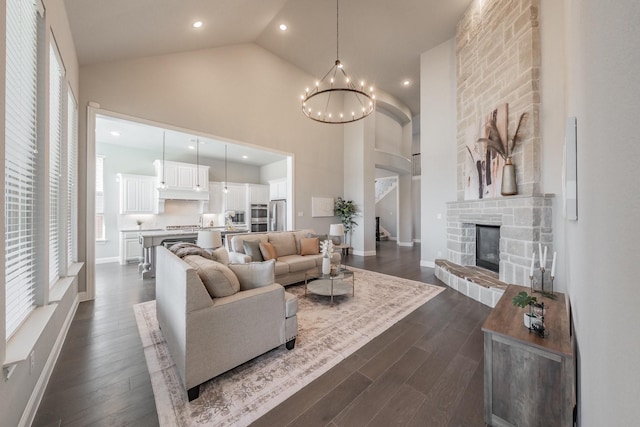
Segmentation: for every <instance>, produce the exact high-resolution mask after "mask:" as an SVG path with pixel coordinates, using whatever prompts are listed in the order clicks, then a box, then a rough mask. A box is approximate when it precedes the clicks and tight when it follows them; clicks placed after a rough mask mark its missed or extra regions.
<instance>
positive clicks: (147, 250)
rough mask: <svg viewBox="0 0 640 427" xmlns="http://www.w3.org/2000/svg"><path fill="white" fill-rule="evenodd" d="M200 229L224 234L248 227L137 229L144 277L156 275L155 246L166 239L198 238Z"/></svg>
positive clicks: (140, 267)
mask: <svg viewBox="0 0 640 427" xmlns="http://www.w3.org/2000/svg"><path fill="white" fill-rule="evenodd" d="M200 230H218V231H220V233H221V234H222V237H223V239H224V236H226V235H227V234H235V233H246V232H247V229H246V228H242V229H241V228H236V229H233V230H227V229H226V228H225V227H207V228H202V229H186V230H137V231H139V237H138V238H139V241H140V244H141V245H142V254H143V259H142V262H141V263H140V266H139V269H140V270H141V271H142V278H143V279H149V278H152V277H155V271H156V269H155V249H154V248H155V247H156V246H160V245H162V242H164V241H165V240H170V239H171V240H175V239H181V238H183V239H189V240H193V239H197V238H198V231H200Z"/></svg>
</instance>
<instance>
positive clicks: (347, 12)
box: [65, 0, 471, 114]
mask: <svg viewBox="0 0 640 427" xmlns="http://www.w3.org/2000/svg"><path fill="white" fill-rule="evenodd" d="M470 3H471V0H393V1H391V0H342V2H340V59H341V61H342V62H343V64H344V65H345V68H346V69H347V70H348V72H349V74H350V75H351V76H352V77H353V78H357V79H364V80H366V81H367V82H373V84H374V85H375V86H376V87H377V88H380V89H382V90H384V91H385V92H387V93H390V94H391V95H393V96H395V97H397V98H398V99H400V100H401V101H403V102H404V103H405V104H406V105H407V106H408V107H409V108H410V109H411V111H412V113H413V114H417V113H419V111H420V87H419V81H420V54H421V53H423V52H425V51H427V50H429V49H430V48H432V47H434V46H437V45H438V44H440V43H442V42H443V41H445V40H447V39H449V38H451V37H453V36H454V35H455V26H456V23H457V22H458V21H459V19H460V18H461V16H462V14H463V13H464V10H465V9H466V8H467V6H468V5H469V4H470ZM65 4H66V8H67V14H68V16H69V21H70V23H71V31H72V33H73V37H74V42H75V45H76V49H77V53H78V60H79V61H80V64H81V65H85V64H94V63H99V62H107V61H113V60H121V59H129V58H135V57H142V56H152V55H160V54H166V53H172V52H181V51H188V50H196V49H204V48H212V47H220V46H226V45H231V44H239V43H257V44H258V45H260V46H262V47H264V48H265V49H267V50H269V51H271V52H272V53H274V54H275V55H278V56H279V57H281V58H283V59H285V60H287V61H289V62H291V63H293V64H295V65H296V66H298V67H299V68H300V69H302V70H304V71H306V72H307V73H309V74H311V75H314V76H319V77H321V76H322V75H323V74H324V73H325V72H326V71H327V70H328V69H329V68H330V66H331V65H333V62H334V61H335V59H336V58H335V56H336V3H335V2H334V1H329V0H323V1H320V0H108V1H105V0H65ZM196 20H202V21H203V22H204V25H203V27H202V28H200V29H194V28H193V27H192V26H191V24H192V23H193V22H194V21H196ZM281 23H285V24H286V25H287V26H288V27H289V29H288V30H287V31H286V32H282V31H280V30H279V29H278V27H279V25H280V24H281ZM405 79H409V80H410V81H411V82H412V84H411V85H410V86H408V87H405V86H403V85H402V81H403V80H405Z"/></svg>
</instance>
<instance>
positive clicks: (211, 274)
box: [183, 255, 240, 298]
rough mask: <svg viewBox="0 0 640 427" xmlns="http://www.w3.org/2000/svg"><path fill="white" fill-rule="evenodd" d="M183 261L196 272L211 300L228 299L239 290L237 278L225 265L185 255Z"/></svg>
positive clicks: (197, 256)
mask: <svg viewBox="0 0 640 427" xmlns="http://www.w3.org/2000/svg"><path fill="white" fill-rule="evenodd" d="M183 259H184V261H185V262H186V263H187V264H189V265H190V266H192V267H193V268H194V269H195V270H196V271H197V272H198V276H199V277H200V280H202V283H203V284H204V286H205V288H207V291H208V292H209V295H211V297H212V298H221V297H228V296H229V295H233V294H235V293H236V292H238V291H239V290H240V282H239V280H238V278H237V277H236V275H235V274H234V273H233V272H232V271H231V270H230V269H229V267H227V266H226V265H224V264H221V263H219V262H216V261H212V260H210V259H206V258H203V257H201V256H200V255H187V256H186V257H184V258H183Z"/></svg>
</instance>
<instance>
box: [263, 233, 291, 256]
mask: <svg viewBox="0 0 640 427" xmlns="http://www.w3.org/2000/svg"><path fill="white" fill-rule="evenodd" d="M269 243H271V244H272V245H273V247H274V248H275V249H276V254H278V258H280V257H282V256H286V255H296V254H297V253H298V248H297V247H296V240H295V238H294V237H293V233H291V232H286V231H285V232H282V233H272V234H269Z"/></svg>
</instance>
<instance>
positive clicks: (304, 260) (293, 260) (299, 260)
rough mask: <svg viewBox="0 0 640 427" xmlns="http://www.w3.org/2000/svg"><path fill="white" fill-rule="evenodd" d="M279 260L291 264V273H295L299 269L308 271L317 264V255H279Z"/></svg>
mask: <svg viewBox="0 0 640 427" xmlns="http://www.w3.org/2000/svg"><path fill="white" fill-rule="evenodd" d="M278 260H279V261H283V262H286V263H287V264H289V273H295V272H297V271H306V270H310V269H312V268H314V267H315V266H316V260H315V256H313V255H312V256H308V257H306V256H300V255H287V256H284V257H279V258H278Z"/></svg>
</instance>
